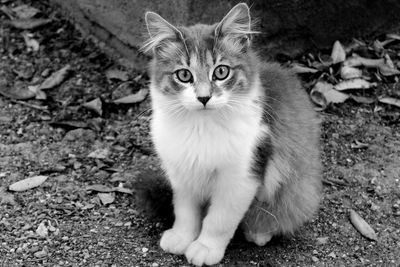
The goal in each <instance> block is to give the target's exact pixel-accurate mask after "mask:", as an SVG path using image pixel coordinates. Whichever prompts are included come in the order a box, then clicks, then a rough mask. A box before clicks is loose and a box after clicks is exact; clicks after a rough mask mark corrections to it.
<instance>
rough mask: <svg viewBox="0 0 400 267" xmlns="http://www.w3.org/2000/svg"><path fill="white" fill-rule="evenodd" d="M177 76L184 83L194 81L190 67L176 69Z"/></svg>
mask: <svg viewBox="0 0 400 267" xmlns="http://www.w3.org/2000/svg"><path fill="white" fill-rule="evenodd" d="M175 75H176V78H178V80H179V81H181V82H183V83H189V82H193V76H192V73H191V72H190V71H189V70H188V69H180V70H177V71H175Z"/></svg>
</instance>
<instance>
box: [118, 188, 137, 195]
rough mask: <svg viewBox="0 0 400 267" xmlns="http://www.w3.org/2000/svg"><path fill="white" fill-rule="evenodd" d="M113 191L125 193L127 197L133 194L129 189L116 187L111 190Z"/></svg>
mask: <svg viewBox="0 0 400 267" xmlns="http://www.w3.org/2000/svg"><path fill="white" fill-rule="evenodd" d="M113 190H114V191H115V192H120V193H125V194H129V195H132V194H133V191H132V190H131V189H129V188H125V187H122V186H116V187H114V188H113Z"/></svg>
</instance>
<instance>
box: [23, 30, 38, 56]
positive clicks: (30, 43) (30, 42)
mask: <svg viewBox="0 0 400 267" xmlns="http://www.w3.org/2000/svg"><path fill="white" fill-rule="evenodd" d="M22 37H24V41H25V44H26V47H27V49H28V52H29V51H33V52H37V51H39V49H40V45H39V42H38V41H37V40H35V39H34V38H33V36H32V34H29V33H26V32H23V33H22Z"/></svg>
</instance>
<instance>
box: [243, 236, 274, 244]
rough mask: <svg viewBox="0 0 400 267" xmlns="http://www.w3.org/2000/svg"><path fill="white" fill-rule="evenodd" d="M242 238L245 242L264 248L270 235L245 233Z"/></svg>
mask: <svg viewBox="0 0 400 267" xmlns="http://www.w3.org/2000/svg"><path fill="white" fill-rule="evenodd" d="M244 236H245V238H246V240H247V241H249V242H253V243H255V244H256V245H257V246H260V247H262V246H265V245H266V244H267V243H268V242H269V241H270V240H271V238H272V234H271V233H254V232H245V233H244Z"/></svg>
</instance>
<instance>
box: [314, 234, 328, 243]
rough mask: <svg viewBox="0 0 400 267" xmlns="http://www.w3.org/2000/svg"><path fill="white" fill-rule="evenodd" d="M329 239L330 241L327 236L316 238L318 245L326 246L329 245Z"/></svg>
mask: <svg viewBox="0 0 400 267" xmlns="http://www.w3.org/2000/svg"><path fill="white" fill-rule="evenodd" d="M328 239H329V237H327V236H324V237H317V238H316V240H317V244H318V245H325V244H326V243H328Z"/></svg>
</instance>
